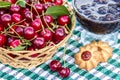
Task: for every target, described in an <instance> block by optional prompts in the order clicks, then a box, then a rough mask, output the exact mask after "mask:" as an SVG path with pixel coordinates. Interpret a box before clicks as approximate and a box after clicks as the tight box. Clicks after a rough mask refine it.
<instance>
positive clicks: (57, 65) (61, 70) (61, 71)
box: [49, 60, 70, 77]
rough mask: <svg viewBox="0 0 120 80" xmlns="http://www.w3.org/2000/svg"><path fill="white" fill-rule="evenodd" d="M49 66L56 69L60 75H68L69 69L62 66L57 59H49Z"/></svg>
mask: <svg viewBox="0 0 120 80" xmlns="http://www.w3.org/2000/svg"><path fill="white" fill-rule="evenodd" d="M49 67H50V69H51V70H52V71H57V72H58V74H59V75H60V76H61V77H68V76H69V74H70V69H69V68H67V67H62V65H61V63H60V62H59V61H58V60H53V61H51V63H50V65H49Z"/></svg>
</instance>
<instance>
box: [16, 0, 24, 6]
mask: <svg viewBox="0 0 120 80" xmlns="http://www.w3.org/2000/svg"><path fill="white" fill-rule="evenodd" d="M17 4H18V5H20V6H21V7H26V4H25V0H18V1H17Z"/></svg>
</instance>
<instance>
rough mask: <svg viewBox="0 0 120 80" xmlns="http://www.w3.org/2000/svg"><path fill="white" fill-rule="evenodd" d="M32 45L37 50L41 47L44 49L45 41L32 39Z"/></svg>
mask: <svg viewBox="0 0 120 80" xmlns="http://www.w3.org/2000/svg"><path fill="white" fill-rule="evenodd" d="M33 45H34V46H35V47H36V48H38V49H41V48H43V47H45V45H46V44H45V39H44V38H43V37H37V38H36V39H34V41H33Z"/></svg>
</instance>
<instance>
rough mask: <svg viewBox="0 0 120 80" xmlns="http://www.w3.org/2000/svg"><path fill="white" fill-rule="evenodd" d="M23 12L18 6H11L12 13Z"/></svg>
mask: <svg viewBox="0 0 120 80" xmlns="http://www.w3.org/2000/svg"><path fill="white" fill-rule="evenodd" d="M20 10H21V7H20V6H19V5H17V4H11V6H10V12H11V13H19V12H20Z"/></svg>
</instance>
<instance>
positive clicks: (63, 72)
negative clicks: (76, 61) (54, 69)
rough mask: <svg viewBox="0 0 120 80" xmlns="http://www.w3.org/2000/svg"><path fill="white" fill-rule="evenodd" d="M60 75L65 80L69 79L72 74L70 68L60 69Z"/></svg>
mask: <svg viewBox="0 0 120 80" xmlns="http://www.w3.org/2000/svg"><path fill="white" fill-rule="evenodd" d="M58 74H59V75H60V76H61V77H63V78H64V77H68V76H69V74H70V69H69V68H61V69H59V71H58Z"/></svg>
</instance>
